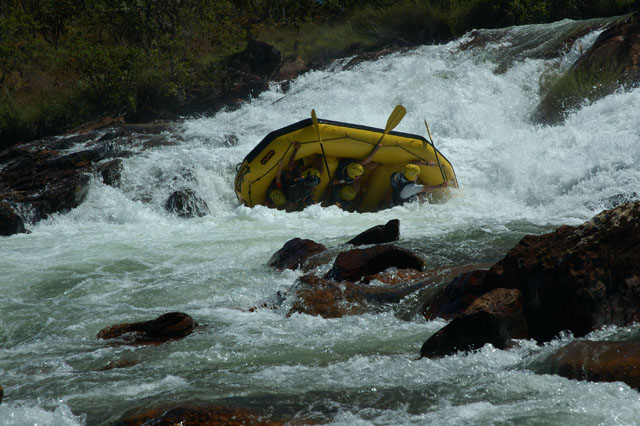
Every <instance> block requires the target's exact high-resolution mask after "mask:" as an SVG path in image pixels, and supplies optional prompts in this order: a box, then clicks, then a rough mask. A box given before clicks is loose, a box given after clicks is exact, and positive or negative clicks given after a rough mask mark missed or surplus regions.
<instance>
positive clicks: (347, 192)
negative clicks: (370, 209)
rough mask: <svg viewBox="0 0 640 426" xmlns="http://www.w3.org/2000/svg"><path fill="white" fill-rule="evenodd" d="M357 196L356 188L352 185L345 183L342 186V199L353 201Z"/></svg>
mask: <svg viewBox="0 0 640 426" xmlns="http://www.w3.org/2000/svg"><path fill="white" fill-rule="evenodd" d="M354 198H356V189H355V188H354V187H353V186H351V185H343V186H342V188H340V199H342V200H344V201H353V199H354Z"/></svg>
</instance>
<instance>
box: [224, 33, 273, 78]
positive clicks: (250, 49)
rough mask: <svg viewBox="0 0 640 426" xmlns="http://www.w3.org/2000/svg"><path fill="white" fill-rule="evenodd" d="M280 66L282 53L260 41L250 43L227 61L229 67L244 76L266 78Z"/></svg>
mask: <svg viewBox="0 0 640 426" xmlns="http://www.w3.org/2000/svg"><path fill="white" fill-rule="evenodd" d="M281 64H282V53H280V51H278V49H276V48H275V47H274V46H271V45H270V44H267V43H265V42H262V41H251V42H249V43H248V44H247V48H246V49H245V50H243V51H242V52H238V53H236V54H235V55H233V56H232V57H231V58H230V59H229V66H230V67H231V68H233V69H235V70H238V71H240V72H242V73H245V74H257V75H260V76H263V77H268V76H270V75H272V74H274V73H275V72H276V71H277V70H278V69H279V68H280V65H281Z"/></svg>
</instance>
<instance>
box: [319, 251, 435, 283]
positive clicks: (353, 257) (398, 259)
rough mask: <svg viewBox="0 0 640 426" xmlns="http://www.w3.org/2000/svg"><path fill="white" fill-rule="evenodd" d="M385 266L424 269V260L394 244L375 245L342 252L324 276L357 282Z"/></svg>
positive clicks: (335, 279) (380, 270)
mask: <svg viewBox="0 0 640 426" xmlns="http://www.w3.org/2000/svg"><path fill="white" fill-rule="evenodd" d="M387 268H397V269H416V270H418V271H422V270H423V269H424V261H423V260H422V259H421V258H420V257H419V256H418V255H416V254H415V253H413V252H411V251H409V250H405V249H403V248H400V247H396V246H394V245H377V246H373V247H369V248H365V249H352V250H348V251H345V252H342V253H340V254H339V255H338V257H337V258H336V260H335V262H334V264H333V267H332V268H331V270H330V271H329V272H328V273H327V274H326V275H325V278H327V279H331V280H334V281H351V282H357V281H360V280H362V279H366V278H367V276H369V275H375V274H377V273H378V272H382V271H384V270H385V269H387Z"/></svg>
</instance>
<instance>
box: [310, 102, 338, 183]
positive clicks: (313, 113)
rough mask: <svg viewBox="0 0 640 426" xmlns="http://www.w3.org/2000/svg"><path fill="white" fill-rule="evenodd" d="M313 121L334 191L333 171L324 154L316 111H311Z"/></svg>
mask: <svg viewBox="0 0 640 426" xmlns="http://www.w3.org/2000/svg"><path fill="white" fill-rule="evenodd" d="M311 121H312V122H313V128H314V129H316V134H317V135H318V141H320V149H321V150H322V159H323V160H324V167H325V168H326V169H327V176H329V183H330V184H331V189H333V179H332V178H331V171H330V170H329V163H328V162H327V154H325V153H324V146H323V145H322V137H321V136H320V124H318V117H316V110H315V109H312V110H311Z"/></svg>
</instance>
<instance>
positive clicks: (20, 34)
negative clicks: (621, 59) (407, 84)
mask: <svg viewBox="0 0 640 426" xmlns="http://www.w3.org/2000/svg"><path fill="white" fill-rule="evenodd" d="M633 3H634V2H633V0H569V1H564V2H558V1H554V0H497V1H496V0H466V1H465V0H401V1H398V0H394V1H391V0H342V1H341V0H295V1H294V0H215V1H213V0H162V1H160V0H144V1H143V0H0V87H1V90H0V148H2V147H6V146H9V145H11V144H13V143H16V142H18V141H25V140H30V139H33V138H38V137H42V136H45V135H48V134H55V133H59V132H62V131H64V130H68V129H70V128H72V127H74V126H77V125H78V124H80V123H82V122H86V121H89V120H92V119H97V118H100V117H103V116H106V115H118V114H120V115H125V117H126V119H127V120H129V121H136V120H148V119H152V118H157V117H172V115H173V114H174V112H175V111H176V110H177V108H178V107H180V106H182V105H185V104H189V103H193V102H195V101H197V100H198V99H201V98H207V97H212V96H214V95H216V94H220V93H224V92H226V91H228V90H229V89H230V84H231V82H230V81H229V78H228V71H227V66H226V64H227V60H228V58H229V57H230V56H231V55H232V54H233V53H236V52H239V51H241V50H243V49H244V48H245V46H246V45H247V42H249V41H251V40H262V41H266V42H268V43H271V44H273V45H275V46H276V47H277V48H278V49H280V50H281V52H282V53H283V54H285V55H288V54H298V55H300V56H302V57H303V59H305V60H306V61H308V62H312V61H314V60H326V59H329V58H335V57H339V56H342V55H345V54H348V53H353V52H356V51H363V50H371V49H376V48H380V47H384V46H389V45H417V44H421V43H429V42H434V41H443V40H448V39H451V38H452V37H456V36H459V35H461V34H463V33H464V32H466V31H468V30H470V29H473V28H496V27H502V26H509V25H519V24H526V23H534V22H549V21H553V20H557V19H562V18H574V19H583V18H590V17H596V16H613V15H619V14H623V13H626V12H628V10H629V8H630V7H631V5H632V4H633Z"/></svg>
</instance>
